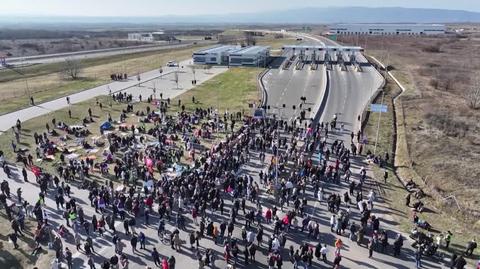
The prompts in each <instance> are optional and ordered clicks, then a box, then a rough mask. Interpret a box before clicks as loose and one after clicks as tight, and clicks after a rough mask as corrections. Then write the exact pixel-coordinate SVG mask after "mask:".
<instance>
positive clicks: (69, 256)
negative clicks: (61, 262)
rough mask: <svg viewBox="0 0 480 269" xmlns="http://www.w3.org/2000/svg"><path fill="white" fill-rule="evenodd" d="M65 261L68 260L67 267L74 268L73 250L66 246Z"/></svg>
mask: <svg viewBox="0 0 480 269" xmlns="http://www.w3.org/2000/svg"><path fill="white" fill-rule="evenodd" d="M65 261H66V262H67V268H68V269H72V268H73V257H72V252H71V251H70V249H68V248H65Z"/></svg>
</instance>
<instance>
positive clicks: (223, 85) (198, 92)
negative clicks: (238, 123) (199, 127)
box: [172, 67, 263, 114]
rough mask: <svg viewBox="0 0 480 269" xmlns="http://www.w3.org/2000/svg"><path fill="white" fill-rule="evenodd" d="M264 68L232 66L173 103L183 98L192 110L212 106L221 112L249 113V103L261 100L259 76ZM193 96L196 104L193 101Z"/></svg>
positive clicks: (176, 108) (175, 107)
mask: <svg viewBox="0 0 480 269" xmlns="http://www.w3.org/2000/svg"><path fill="white" fill-rule="evenodd" d="M262 70H263V69H261V68H250V67H245V68H242V67H239V68H230V70H228V71H227V72H225V73H222V74H220V75H217V76H216V77H214V78H213V79H211V80H209V81H207V82H205V83H203V84H202V85H200V86H198V87H196V88H194V89H192V90H190V91H188V92H186V93H184V94H182V95H180V96H178V97H177V98H176V99H175V100H174V101H173V104H177V100H178V99H181V100H182V102H186V103H185V104H186V109H187V110H190V111H191V110H194V109H195V108H196V107H201V108H207V107H212V108H214V109H218V111H219V112H220V113H223V112H225V111H229V112H242V111H243V112H245V113H246V114H249V112H250V108H249V107H248V104H249V103H250V104H252V103H254V102H257V103H258V100H259V92H258V89H257V76H258V74H259V73H260V72H261V71H262ZM193 96H194V97H195V104H192V103H191V102H192V97H193ZM172 109H173V110H174V111H175V110H178V107H177V106H174V107H172Z"/></svg>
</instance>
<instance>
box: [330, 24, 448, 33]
mask: <svg viewBox="0 0 480 269" xmlns="http://www.w3.org/2000/svg"><path fill="white" fill-rule="evenodd" d="M445 30H446V27H445V25H443V24H382V23H380V24H363V23H357V24H335V25H331V26H330V27H329V32H330V34H338V35H443V34H445Z"/></svg>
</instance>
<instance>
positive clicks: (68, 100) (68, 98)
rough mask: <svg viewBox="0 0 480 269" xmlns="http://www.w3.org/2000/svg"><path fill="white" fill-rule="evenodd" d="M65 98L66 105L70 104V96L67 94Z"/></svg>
mask: <svg viewBox="0 0 480 269" xmlns="http://www.w3.org/2000/svg"><path fill="white" fill-rule="evenodd" d="M65 99H67V105H70V97H69V96H67V97H66V98H65Z"/></svg>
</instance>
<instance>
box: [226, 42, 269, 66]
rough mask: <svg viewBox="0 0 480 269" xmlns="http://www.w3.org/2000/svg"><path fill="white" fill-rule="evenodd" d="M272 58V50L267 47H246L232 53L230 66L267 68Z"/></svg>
mask: <svg viewBox="0 0 480 269" xmlns="http://www.w3.org/2000/svg"><path fill="white" fill-rule="evenodd" d="M268 57H270V48H269V47H265V46H251V47H245V48H242V49H240V50H237V51H232V52H231V53H230V57H229V58H230V65H249V66H265V65H266V63H267V59H268Z"/></svg>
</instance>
